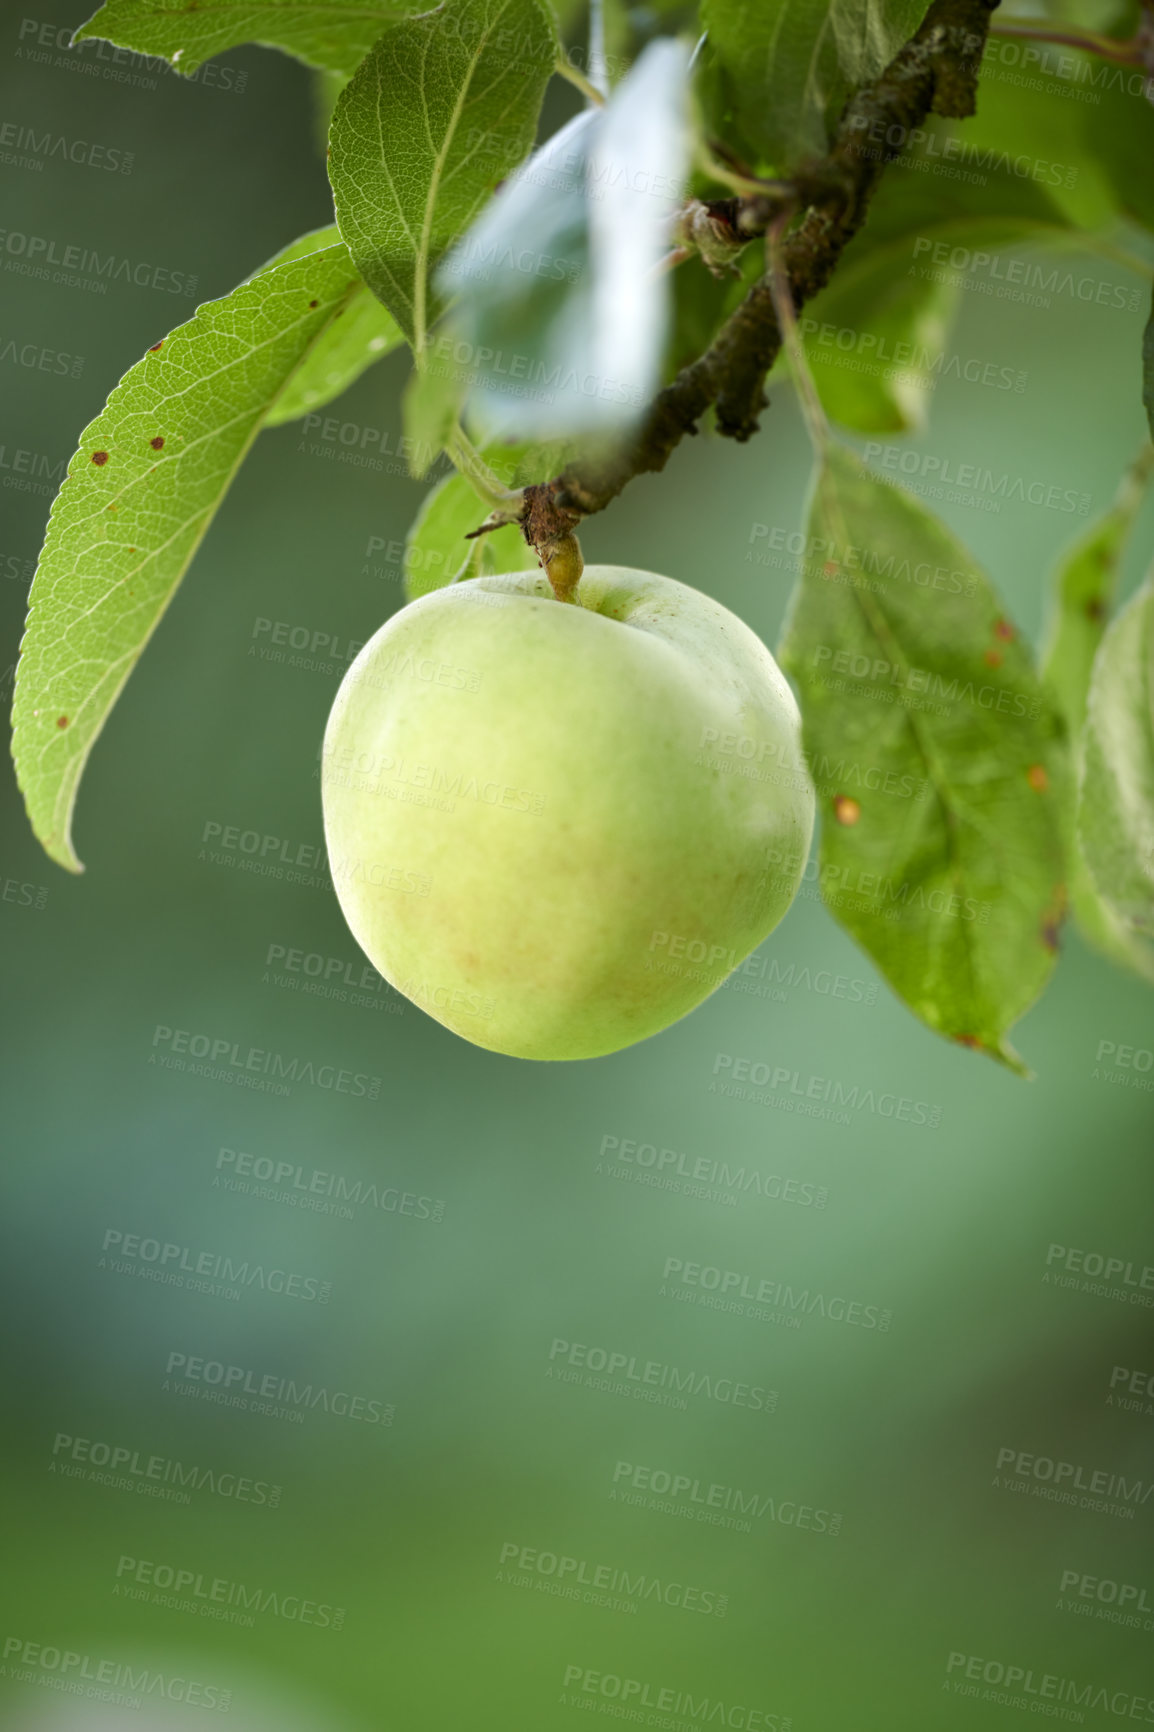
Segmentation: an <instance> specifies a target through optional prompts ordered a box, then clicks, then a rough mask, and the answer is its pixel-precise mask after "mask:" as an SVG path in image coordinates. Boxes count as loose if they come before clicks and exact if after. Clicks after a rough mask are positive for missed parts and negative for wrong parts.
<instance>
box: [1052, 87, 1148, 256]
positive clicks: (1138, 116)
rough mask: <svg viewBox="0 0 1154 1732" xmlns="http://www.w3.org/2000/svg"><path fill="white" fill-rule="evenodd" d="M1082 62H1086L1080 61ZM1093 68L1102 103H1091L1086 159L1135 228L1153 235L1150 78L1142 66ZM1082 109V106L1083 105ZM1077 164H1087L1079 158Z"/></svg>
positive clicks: (1087, 114) (1087, 116) (1087, 112)
mask: <svg viewBox="0 0 1154 1732" xmlns="http://www.w3.org/2000/svg"><path fill="white" fill-rule="evenodd" d="M1079 58H1081V57H1079ZM1083 64H1085V65H1086V66H1087V67H1089V68H1091V70H1090V78H1091V82H1092V85H1093V86H1094V87H1095V88H1097V89H1098V90H1099V92H1100V93H1101V97H1102V100H1101V102H1099V103H1087V104H1085V105H1084V108H1085V130H1084V133H1083V141H1084V146H1085V152H1086V156H1087V157H1088V158H1089V159H1090V161H1091V162H1092V163H1096V164H1097V166H1098V168H1099V170H1100V172H1101V173H1102V175H1104V176H1105V178H1106V180H1107V182H1108V184H1109V187H1110V190H1111V193H1112V195H1113V198H1114V200H1115V201H1116V204H1117V207H1118V209H1119V210H1121V211H1122V212H1123V213H1124V215H1126V216H1128V217H1130V218H1131V219H1132V220H1133V221H1134V222H1137V223H1142V224H1143V225H1144V227H1146V228H1148V229H1154V174H1151V172H1150V165H1151V163H1152V162H1154V103H1152V102H1151V101H1150V98H1149V95H1148V94H1147V92H1148V90H1149V87H1150V74H1149V72H1147V71H1144V70H1143V68H1142V67H1140V66H1111V65H1109V64H1108V63H1105V62H1102V61H1098V60H1095V61H1093V62H1090V61H1084V62H1083ZM1079 106H1083V105H1081V104H1079ZM1072 160H1073V161H1074V162H1082V161H1084V160H1085V159H1084V158H1080V157H1077V156H1075V157H1074V158H1073V159H1072Z"/></svg>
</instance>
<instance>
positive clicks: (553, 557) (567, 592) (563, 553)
mask: <svg viewBox="0 0 1154 1732" xmlns="http://www.w3.org/2000/svg"><path fill="white" fill-rule="evenodd" d="M539 552H540V557H541V564H542V565H543V566H544V567H545V576H546V577H547V578H548V579H549V582H550V583H551V584H552V586H553V594H554V595H555V596H556V597H557V600H558V601H571V602H576V600H577V585H578V584H579V583H580V581H581V573H582V572H583V571H584V570H585V561H584V560H583V559H582V557H581V544H580V542H579V541H578V540H577V537H576V536H575V535H565V536H562V538H561V540H560V541H554V542H550V543H549V544H547V545H546V546H545V547H544V548H542V549H540V550H539Z"/></svg>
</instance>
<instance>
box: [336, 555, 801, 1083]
mask: <svg viewBox="0 0 1154 1732" xmlns="http://www.w3.org/2000/svg"><path fill="white" fill-rule="evenodd" d="M575 601H576V603H577V605H576V606H566V605H564V604H563V603H562V602H559V601H557V600H556V599H555V598H554V595H553V592H552V590H551V588H550V585H549V582H548V580H547V579H546V578H545V576H544V575H543V574H542V573H541V572H539V571H525V572H515V573H510V574H503V575H500V576H495V577H480V578H473V579H472V580H470V581H468V582H463V583H457V584H453V585H450V586H449V587H447V588H444V589H439V590H435V591H434V592H433V593H432V594H431V595H426V596H423V597H421V598H420V599H419V600H417V601H415V602H412V603H410V604H409V606H408V607H405V608H403V609H402V610H401V612H400V613H398V614H396V615H394V617H393V618H392V619H390V620H389V621H388V623H387V624H386V625H384V626H382V627H381V629H380V631H378V632H377V633H376V635H375V636H374V637H373V638H372V639H371V641H370V642H369V643H367V644H366V645H365V647H364V649H363V650H362V651H361V652H360V654H359V655H358V657H357V659H356V661H355V662H354V663H353V665H352V666H351V667H350V669H349V671H348V673H347V674H346V676H345V679H344V681H343V683H342V685H341V688H340V691H339V692H338V693H337V697H336V701H335V703H334V704H333V708H332V714H331V715H330V717H329V722H328V727H327V729H326V732H325V739H324V748H323V754H322V756H323V765H322V771H321V780H322V794H323V799H324V813H325V836H326V840H327V843H328V852H329V863H330V868H331V871H332V874H333V881H334V883H335V885H336V887H337V894H338V896H339V897H340V903H341V907H342V909H343V910H344V914H345V918H346V920H347V921H348V923H349V926H350V928H351V929H352V932H353V934H354V936H355V937H356V939H357V941H358V942H359V944H360V945H361V947H362V949H363V950H364V951H365V952H366V954H367V955H368V956H369V958H370V959H371V961H372V962H373V964H374V966H375V967H376V968H377V969H378V970H379V971H380V972H381V974H383V975H384V976H385V978H386V979H387V980H389V981H390V982H391V983H392V984H393V985H394V986H395V987H396V988H397V989H398V990H399V991H400V992H402V993H404V994H406V996H407V997H409V998H410V999H412V1000H413V1002H414V1003H416V1004H418V1005H420V1007H421V1008H422V1009H423V1010H425V1011H427V1012H428V1013H429V1015H430V1016H434V1017H436V1018H437V1020H438V1021H439V1022H442V1023H444V1024H445V1025H446V1027H448V1028H451V1029H454V1030H455V1031H456V1033H457V1034H460V1035H463V1036H464V1037H465V1038H466V1039H467V1040H470V1041H473V1042H475V1043H476V1044H477V1045H478V1046H483V1047H488V1048H490V1049H492V1050H493V1051H495V1052H502V1053H510V1054H512V1055H514V1056H516V1057H519V1058H534V1059H579V1058H594V1057H596V1056H598V1055H599V1054H602V1053H608V1052H615V1051H617V1050H618V1049H619V1048H620V1047H624V1046H629V1045H630V1044H631V1043H632V1042H633V1041H638V1040H643V1039H644V1038H645V1037H646V1036H647V1035H651V1034H655V1033H657V1031H658V1030H659V1029H663V1028H666V1027H668V1025H669V1024H670V1023H671V1022H675V1021H676V1020H677V1019H678V1018H679V1017H682V1016H684V1015H685V1014H686V1012H687V1011H690V1010H692V1009H693V1008H694V1006H695V1005H697V1004H700V1002H701V1001H702V999H704V998H706V997H707V996H708V995H709V994H710V993H711V992H712V991H714V989H715V988H716V987H717V986H719V985H720V984H721V982H722V981H723V980H724V979H725V977H726V976H727V975H728V974H729V973H731V972H732V970H733V969H734V968H735V967H737V965H738V964H739V963H740V962H741V961H742V960H743V959H744V958H745V957H746V956H747V955H748V954H749V952H750V951H751V950H752V949H754V947H755V946H756V945H758V944H760V943H761V941H762V939H763V938H765V937H766V935H767V934H768V933H769V932H771V931H772V930H773V928H774V927H775V926H776V925H777V923H778V921H779V920H780V919H781V917H782V915H783V914H784V913H785V911H786V909H787V908H788V907H789V905H790V903H791V902H792V900H793V898H794V895H795V894H796V891H797V887H798V884H799V882H800V880H801V875H802V871H803V869H804V866H805V860H806V856H807V854H808V852H809V843H810V836H811V833H812V829H813V816H814V799H813V790H812V787H811V784H810V781H809V776H808V774H807V772H806V769H805V765H804V760H803V758H802V755H801V726H800V718H799V715H798V710H797V705H796V703H795V702H794V699H793V694H792V693H791V691H790V689H789V686H788V685H787V684H786V681H785V678H784V676H783V675H782V673H781V671H780V669H779V668H778V666H777V663H776V662H775V661H774V659H773V657H772V656H771V655H770V653H769V651H768V650H767V649H766V647H765V645H764V644H763V643H762V642H761V641H760V639H759V638H757V637H756V636H755V635H754V634H753V632H751V631H750V630H749V628H748V626H746V625H744V624H743V623H742V622H741V620H739V619H738V618H736V616H735V615H734V614H732V613H730V612H729V611H728V610H727V609H726V608H724V607H722V606H721V605H720V604H719V603H718V602H716V601H713V600H711V599H710V597H708V596H705V595H702V594H700V593H699V591H697V590H695V589H690V588H688V587H687V586H686V585H685V584H681V583H675V582H673V580H672V579H670V578H667V577H658V576H656V575H655V574H654V573H653V572H649V571H630V570H627V569H625V568H624V567H621V566H615V565H603V566H587V567H586V569H585V572H584V575H583V577H582V578H581V582H580V586H579V588H578V590H577V592H576V594H575Z"/></svg>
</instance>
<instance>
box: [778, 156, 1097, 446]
mask: <svg viewBox="0 0 1154 1732" xmlns="http://www.w3.org/2000/svg"><path fill="white" fill-rule="evenodd" d="M967 124H968V123H967ZM963 136H964V130H963ZM922 137H923V142H922V146H921V148H923V149H924V150H925V151H927V152H931V153H936V155H939V156H941V157H942V158H943V159H944V158H945V155H946V152H947V151H948V150H950V149H951V148H952V146H953V144H954V142H955V139H954V135H953V133H952V131H950V130H947V129H943V128H929V129H925V131H924V133H923V135H922ZM927 160H931V161H932V160H933V155H932V154H931V156H930V157H927ZM943 166H948V164H946V163H945V162H944V161H943ZM981 179H982V182H983V184H982V185H981V186H977V185H974V184H972V183H971V182H968V181H965V180H962V179H953V178H951V177H950V176H949V175H948V174H947V175H941V176H937V175H930V174H925V173H922V172H920V171H918V170H915V169H913V168H911V167H906V168H901V167H895V168H891V169H890V170H889V171H888V173H887V174H886V177H885V179H884V180H883V182H882V184H881V186H880V188H879V190H878V193H877V195H876V197H875V198H874V200H873V202H872V204H871V207H870V215H869V218H868V220H867V222H866V224H865V227H864V228H863V230H862V232H861V233H860V234H859V235H858V236H856V237H855V239H854V240H853V241H852V242H851V243H850V245H849V247H848V248H847V249H846V253H845V256H844V258H843V260H842V263H841V265H840V266H839V268H838V270H837V272H836V273H835V275H834V278H833V281H832V282H831V283H830V285H829V287H828V288H826V289H825V290H823V292H822V293H821V294H820V295H818V296H816V297H815V299H814V300H813V301H812V302H811V303H810V304H809V305H808V306H807V307H806V308H805V310H804V312H803V314H802V317H801V329H802V335H803V337H804V339H805V344H806V352H807V354H808V357H809V362H810V367H811V370H812V371H813V374H814V378H815V381H816V383H817V387H818V391H819V393H820V395H821V399H822V402H823V404H824V406H825V409H826V412H827V414H828V415H829V416H830V417H831V419H833V420H835V421H839V422H840V423H841V424H842V425H843V426H845V427H850V428H852V429H854V431H856V432H860V433H877V432H899V431H904V430H907V429H920V428H922V427H924V425H925V423H926V420H927V417H928V411H929V405H930V403H931V401H932V396H933V391H934V388H935V386H936V384H937V379H938V369H939V367H940V365H941V364H942V361H943V357H944V355H945V351H946V347H947V344H948V341H949V335H950V331H951V329H952V327H953V321H954V314H955V312H956V309H957V305H958V301H959V297H960V294H961V291H962V288H963V287H964V286H965V285H967V283H970V282H972V283H973V286H974V287H975V289H976V290H977V291H978V292H979V293H980V292H981V291H982V290H983V289H997V288H999V286H1001V284H1002V280H1003V278H1004V277H1005V274H1006V269H1007V267H1006V265H1005V264H1004V262H1003V261H1002V260H1001V259H1000V257H999V255H1000V253H1001V252H1002V251H1003V250H1005V249H1007V248H1017V247H1022V246H1039V245H1054V244H1061V243H1063V242H1067V241H1068V238H1069V219H1068V218H1067V217H1066V216H1065V215H1064V213H1063V211H1062V210H1061V208H1060V207H1059V206H1058V205H1057V204H1055V202H1054V200H1053V199H1052V198H1051V197H1050V196H1049V194H1048V193H1046V192H1045V191H1043V190H1042V188H1040V187H1039V186H1037V185H1036V184H1035V183H1034V182H1033V181H1030V180H1028V179H1027V180H1024V179H1022V178H1021V177H1019V176H1016V175H1014V174H1013V172H1012V171H1011V170H1007V169H1005V168H999V167H997V166H996V165H994V164H988V165H987V171H986V172H985V173H984V174H983V175H982V177H981Z"/></svg>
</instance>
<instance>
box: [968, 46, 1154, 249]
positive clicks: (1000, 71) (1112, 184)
mask: <svg viewBox="0 0 1154 1732" xmlns="http://www.w3.org/2000/svg"><path fill="white" fill-rule="evenodd" d="M992 46H993V48H994V49H995V52H994V53H993V54H987V56H986V61H985V64H984V66H983V69H982V80H981V88H980V91H979V96H978V112H977V114H976V116H975V117H974V118H973V119H972V120H968V121H967V122H966V125H965V133H964V136H965V140H966V150H965V154H964V156H963V157H962V158H960V159H959V166H960V167H962V168H964V169H968V170H972V171H976V172H985V170H986V167H987V164H988V163H990V162H998V161H1001V160H1002V159H1004V160H1005V162H1008V163H1011V164H1013V165H1014V166H1015V167H1016V169H1017V172H1018V173H1020V174H1022V175H1023V176H1029V177H1030V178H1031V179H1033V180H1035V181H1036V182H1037V183H1038V184H1039V185H1041V186H1044V187H1045V188H1046V189H1047V191H1048V192H1049V194H1050V196H1051V197H1052V198H1053V199H1055V200H1056V201H1057V202H1058V203H1059V204H1060V205H1061V206H1062V208H1063V210H1064V211H1065V212H1066V214H1067V216H1068V217H1069V219H1070V221H1071V222H1073V223H1076V224H1078V225H1080V226H1081V227H1083V228H1087V229H1100V228H1103V227H1105V226H1106V225H1107V224H1108V223H1110V222H1112V221H1113V220H1114V219H1115V217H1116V216H1117V215H1118V214H1119V213H1124V214H1125V215H1127V216H1129V217H1132V218H1133V219H1134V220H1135V221H1136V222H1140V223H1144V224H1145V225H1146V226H1147V227H1148V228H1154V176H1152V175H1151V173H1150V164H1151V162H1154V106H1152V105H1151V103H1150V102H1149V100H1148V99H1147V97H1146V95H1145V87H1146V85H1147V83H1148V74H1147V73H1145V72H1144V71H1143V70H1142V68H1141V67H1138V66H1115V65H1112V64H1111V63H1110V62H1109V61H1106V60H1102V59H1098V58H1097V57H1093V56H1087V55H1085V54H1079V53H1076V52H1075V51H1073V50H1072V49H1068V48H1062V49H1055V48H1046V47H1043V48H1042V50H1041V53H1042V54H1044V55H1045V56H1046V57H1047V60H1049V61H1050V62H1051V63H1052V62H1056V61H1058V60H1059V59H1060V60H1062V61H1063V62H1064V63H1065V65H1066V67H1067V68H1068V69H1069V76H1064V77H1056V76H1051V75H1049V74H1048V73H1045V72H1033V71H1031V72H1027V73H1026V75H1025V76H1023V74H1022V71H1021V68H1020V67H1017V68H1013V67H1006V66H1004V65H1003V63H1002V60H1001V59H1000V57H999V52H997V51H998V50H999V47H1004V45H999V43H998V39H997V38H996V37H995V38H994V40H993V44H992ZM1036 52H1037V51H1036ZM991 153H993V154H992V155H991Z"/></svg>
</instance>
